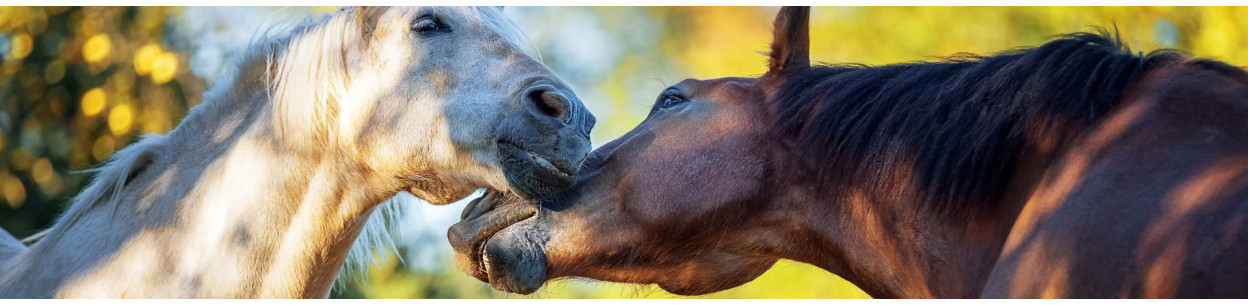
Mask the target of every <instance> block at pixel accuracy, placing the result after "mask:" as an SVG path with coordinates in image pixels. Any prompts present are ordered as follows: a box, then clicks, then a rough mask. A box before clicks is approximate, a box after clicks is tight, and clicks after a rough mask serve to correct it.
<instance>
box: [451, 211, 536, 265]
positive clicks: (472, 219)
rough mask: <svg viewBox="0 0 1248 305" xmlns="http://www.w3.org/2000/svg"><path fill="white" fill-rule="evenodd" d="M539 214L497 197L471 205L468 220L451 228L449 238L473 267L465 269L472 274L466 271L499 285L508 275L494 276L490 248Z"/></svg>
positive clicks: (466, 215)
mask: <svg viewBox="0 0 1248 305" xmlns="http://www.w3.org/2000/svg"><path fill="white" fill-rule="evenodd" d="M536 212H537V210H536V208H535V207H534V206H532V205H529V204H528V203H527V202H523V203H522V202H507V199H505V198H500V197H496V196H495V194H487V195H486V196H485V197H482V198H480V199H478V200H475V201H473V202H472V203H470V204H469V206H468V207H466V208H465V213H464V215H462V216H461V217H462V218H464V219H462V220H461V221H460V223H457V224H455V225H454V226H452V227H451V229H450V236H448V237H450V241H451V245H452V247H453V248H454V249H455V251H456V252H459V253H460V254H463V256H462V258H464V259H467V260H468V261H467V262H468V263H470V265H467V266H464V267H465V268H469V269H470V270H464V271H465V272H467V273H469V274H472V275H473V277H476V278H477V279H480V280H482V281H484V282H495V281H497V280H498V278H499V277H500V276H503V275H505V274H506V272H503V273H501V274H500V273H498V272H494V271H495V270H493V268H495V266H494V265H493V264H492V262H491V259H490V257H489V255H490V253H489V252H488V250H487V248H488V247H487V245H488V244H489V243H490V241H491V240H493V239H494V237H496V236H497V235H498V234H499V233H500V232H502V231H504V230H506V229H507V228H508V227H511V226H513V225H515V224H517V223H521V222H523V221H525V220H529V219H533V218H534V217H536V215H537V214H536ZM468 266H471V267H468ZM504 277H505V276H504ZM492 284H493V283H492Z"/></svg>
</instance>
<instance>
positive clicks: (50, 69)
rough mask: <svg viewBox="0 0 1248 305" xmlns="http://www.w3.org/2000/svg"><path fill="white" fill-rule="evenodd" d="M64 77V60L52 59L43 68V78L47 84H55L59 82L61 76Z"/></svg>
mask: <svg viewBox="0 0 1248 305" xmlns="http://www.w3.org/2000/svg"><path fill="white" fill-rule="evenodd" d="M64 77H65V62H63V61H60V60H53V61H52V62H50V63H48V66H47V67H44V68H43V80H44V81H47V82H48V84H55V83H57V82H60V81H61V78H64Z"/></svg>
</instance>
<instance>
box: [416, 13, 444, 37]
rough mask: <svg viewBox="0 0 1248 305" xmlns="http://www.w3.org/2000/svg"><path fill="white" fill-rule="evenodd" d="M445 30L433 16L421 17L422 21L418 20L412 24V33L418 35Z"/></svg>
mask: <svg viewBox="0 0 1248 305" xmlns="http://www.w3.org/2000/svg"><path fill="white" fill-rule="evenodd" d="M443 28H444V27H443V26H442V23H440V22H438V20H437V19H436V18H433V16H424V17H420V19H416V22H414V23H412V31H413V32H416V33H418V34H426V33H430V32H434V31H438V30H442V29H443Z"/></svg>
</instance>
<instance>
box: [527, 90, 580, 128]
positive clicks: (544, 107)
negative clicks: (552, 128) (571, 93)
mask: <svg viewBox="0 0 1248 305" xmlns="http://www.w3.org/2000/svg"><path fill="white" fill-rule="evenodd" d="M524 100H525V103H526V104H528V105H529V111H530V112H532V113H533V115H536V116H543V117H551V118H555V119H557V120H559V121H563V122H567V121H568V119H569V118H570V117H571V111H570V110H569V106H570V105H569V104H568V98H567V97H565V96H564V95H563V94H560V93H559V92H558V91H555V90H553V89H552V88H549V87H538V88H533V89H530V90H529V92H528V93H527V94H525V96H524Z"/></svg>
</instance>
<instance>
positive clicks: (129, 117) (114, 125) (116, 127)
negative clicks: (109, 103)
mask: <svg viewBox="0 0 1248 305" xmlns="http://www.w3.org/2000/svg"><path fill="white" fill-rule="evenodd" d="M133 121H134V115H133V114H131V113H130V106H127V105H126V104H121V105H117V106H113V110H112V111H109V112H108V129H109V130H112V131H113V134H115V135H123V134H126V133H127V132H130V123H133Z"/></svg>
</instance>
